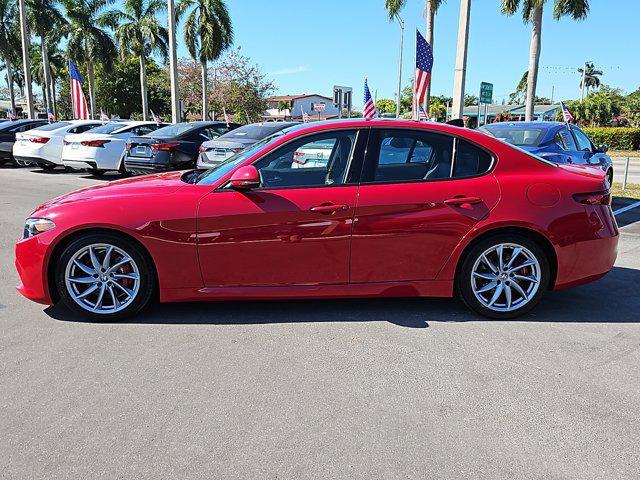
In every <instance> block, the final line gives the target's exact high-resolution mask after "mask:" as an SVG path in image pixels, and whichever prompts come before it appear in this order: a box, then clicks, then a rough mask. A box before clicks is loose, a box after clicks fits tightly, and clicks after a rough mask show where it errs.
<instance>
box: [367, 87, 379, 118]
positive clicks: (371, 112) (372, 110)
mask: <svg viewBox="0 0 640 480" xmlns="http://www.w3.org/2000/svg"><path fill="white" fill-rule="evenodd" d="M377 113H378V112H377V111H376V106H375V105H374V103H373V99H372V98H371V92H370V91H369V85H367V79H366V78H365V79H364V118H365V119H367V120H371V119H372V118H375V116H376V114H377Z"/></svg>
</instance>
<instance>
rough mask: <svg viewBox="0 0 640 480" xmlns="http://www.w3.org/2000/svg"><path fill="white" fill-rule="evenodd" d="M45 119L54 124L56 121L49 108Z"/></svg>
mask: <svg viewBox="0 0 640 480" xmlns="http://www.w3.org/2000/svg"><path fill="white" fill-rule="evenodd" d="M47 118H48V119H49V121H50V122H56V121H57V120H56V116H55V114H54V113H53V111H52V110H51V109H50V108H49V109H48V110H47Z"/></svg>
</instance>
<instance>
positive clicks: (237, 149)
mask: <svg viewBox="0 0 640 480" xmlns="http://www.w3.org/2000/svg"><path fill="white" fill-rule="evenodd" d="M242 150H244V148H234V149H233V151H234V152H236V153H240V152H241V151H242Z"/></svg>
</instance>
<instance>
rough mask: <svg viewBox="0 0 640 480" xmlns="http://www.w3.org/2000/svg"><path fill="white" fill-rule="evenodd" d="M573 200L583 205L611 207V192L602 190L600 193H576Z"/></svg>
mask: <svg viewBox="0 0 640 480" xmlns="http://www.w3.org/2000/svg"><path fill="white" fill-rule="evenodd" d="M573 199H574V200H575V201H576V202H578V203H582V204H584V205H611V192H610V191H609V190H604V191H602V192H591V193H576V194H574V195H573Z"/></svg>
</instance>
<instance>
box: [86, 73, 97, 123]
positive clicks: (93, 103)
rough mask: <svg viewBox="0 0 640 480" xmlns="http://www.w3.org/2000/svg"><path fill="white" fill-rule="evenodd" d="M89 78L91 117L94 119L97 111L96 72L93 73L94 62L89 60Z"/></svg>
mask: <svg viewBox="0 0 640 480" xmlns="http://www.w3.org/2000/svg"><path fill="white" fill-rule="evenodd" d="M87 79H88V81H89V104H90V107H89V109H90V118H91V120H93V119H94V118H95V117H94V115H95V111H96V96H95V91H94V74H93V62H91V61H88V62H87Z"/></svg>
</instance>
